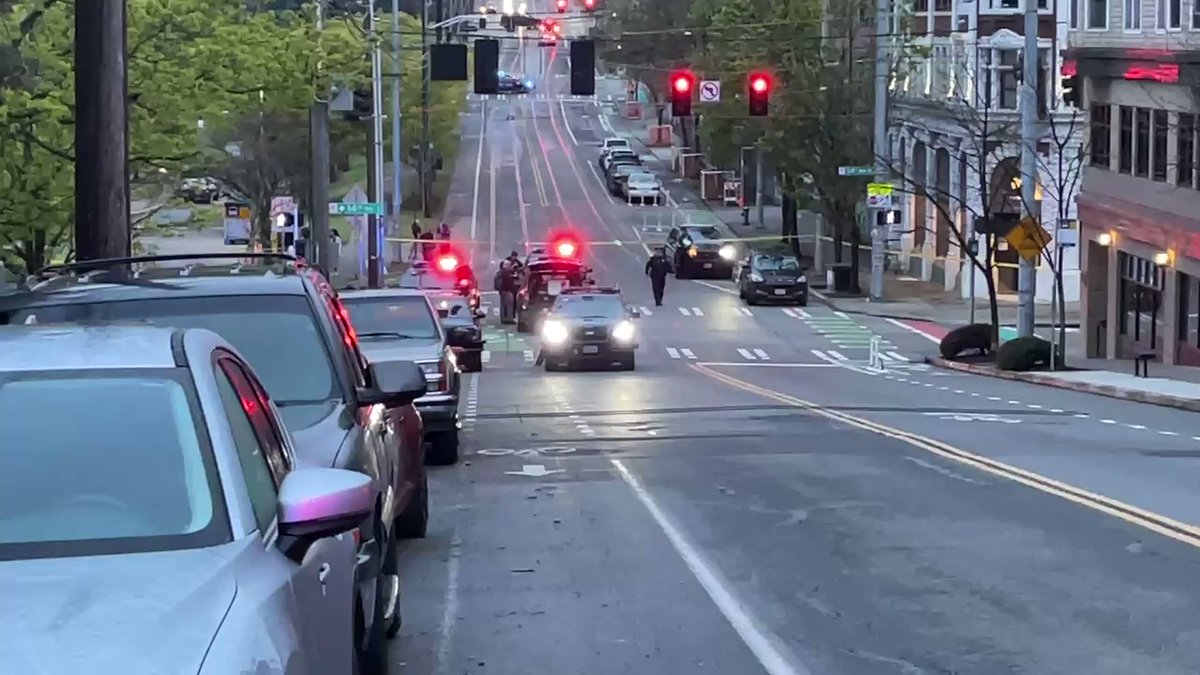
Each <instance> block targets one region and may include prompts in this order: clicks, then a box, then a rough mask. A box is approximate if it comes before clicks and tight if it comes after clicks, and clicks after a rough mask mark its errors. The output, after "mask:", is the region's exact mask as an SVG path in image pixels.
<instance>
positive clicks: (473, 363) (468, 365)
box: [462, 349, 483, 373]
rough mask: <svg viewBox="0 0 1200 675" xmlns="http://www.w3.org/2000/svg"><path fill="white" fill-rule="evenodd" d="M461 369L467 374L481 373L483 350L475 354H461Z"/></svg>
mask: <svg viewBox="0 0 1200 675" xmlns="http://www.w3.org/2000/svg"><path fill="white" fill-rule="evenodd" d="M462 364H463V369H464V371H465V372H468V373H478V372H482V371H483V350H482V349H481V350H479V351H477V352H468V353H466V354H463V360H462Z"/></svg>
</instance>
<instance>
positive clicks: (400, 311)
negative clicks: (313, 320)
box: [341, 288, 462, 465]
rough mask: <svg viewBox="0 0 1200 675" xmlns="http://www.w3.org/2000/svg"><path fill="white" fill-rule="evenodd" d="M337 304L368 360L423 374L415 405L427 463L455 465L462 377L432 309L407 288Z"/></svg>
mask: <svg viewBox="0 0 1200 675" xmlns="http://www.w3.org/2000/svg"><path fill="white" fill-rule="evenodd" d="M341 300H342V304H344V305H345V306H346V308H347V309H349V310H350V322H351V323H352V324H354V330H355V332H356V333H357V334H358V339H359V345H360V347H361V349H362V351H363V353H364V354H366V355H367V359H368V360H370V361H371V362H372V363H390V362H393V361H412V362H414V363H416V364H417V365H419V366H420V367H421V369H422V370H424V371H425V377H426V378H427V379H428V384H429V393H427V394H425V395H424V396H422V397H421V398H419V399H417V400H416V401H415V402H414V404H415V405H416V407H417V411H418V412H420V413H421V421H422V423H423V424H424V426H425V439H426V440H427V441H429V443H430V446H431V447H430V450H429V453H428V454H427V455H426V457H427V458H428V460H429V463H431V464H436V465H447V464H454V463H455V462H457V461H458V430H459V427H460V426H461V424H462V423H461V421H460V420H459V417H458V400H459V397H458V395H459V388H460V387H459V382H460V377H459V375H460V373H459V368H458V362H457V358H456V357H455V355H454V349H453V348H452V347H451V346H450V343H449V341H448V339H447V336H446V330H445V328H443V327H442V325H441V322H440V321H439V320H438V314H437V310H436V309H434V307H433V303H432V302H430V300H429V298H428V297H427V296H426V295H425V292H424V291H420V290H414V289H407V288H379V289H373V290H366V291H345V292H343V293H342V294H341Z"/></svg>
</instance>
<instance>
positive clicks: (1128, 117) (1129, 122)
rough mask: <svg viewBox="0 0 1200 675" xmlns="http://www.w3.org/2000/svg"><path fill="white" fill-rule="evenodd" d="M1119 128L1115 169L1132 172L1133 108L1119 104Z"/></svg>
mask: <svg viewBox="0 0 1200 675" xmlns="http://www.w3.org/2000/svg"><path fill="white" fill-rule="evenodd" d="M1120 116H1121V117H1120V124H1121V129H1120V133H1119V139H1118V141H1117V143H1118V145H1117V171H1120V172H1121V173H1133V108H1130V107H1129V106H1124V105H1123V106H1121V108H1120Z"/></svg>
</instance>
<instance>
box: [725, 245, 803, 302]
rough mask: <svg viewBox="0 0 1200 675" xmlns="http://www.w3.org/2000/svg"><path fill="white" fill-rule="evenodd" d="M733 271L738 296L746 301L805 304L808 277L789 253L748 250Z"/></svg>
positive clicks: (798, 262)
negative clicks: (735, 270) (748, 252)
mask: <svg viewBox="0 0 1200 675" xmlns="http://www.w3.org/2000/svg"><path fill="white" fill-rule="evenodd" d="M735 274H736V276H735V277H734V281H735V282H736V283H737V287H738V296H740V297H741V298H742V300H745V301H746V304H749V305H757V304H759V303H769V302H783V303H788V304H793V305H800V306H801V307H803V306H804V305H807V304H808V278H807V277H805V276H804V270H803V269H802V268H801V267H800V261H799V260H798V259H796V257H795V256H793V255H791V254H786V253H772V252H763V251H751V252H750V254H749V255H748V256H747V257H746V258H745V259H744V260H742V261H741V263H740V264H739V265H738V269H737V272H736V273H735Z"/></svg>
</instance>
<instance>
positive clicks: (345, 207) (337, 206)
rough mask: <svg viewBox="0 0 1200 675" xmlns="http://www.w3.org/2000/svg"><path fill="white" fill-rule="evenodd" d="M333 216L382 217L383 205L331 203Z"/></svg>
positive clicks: (330, 212)
mask: <svg viewBox="0 0 1200 675" xmlns="http://www.w3.org/2000/svg"><path fill="white" fill-rule="evenodd" d="M329 215H331V216H382V215H383V204H381V203H380V202H330V203H329Z"/></svg>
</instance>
